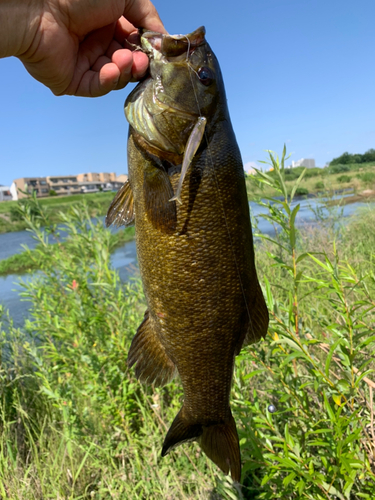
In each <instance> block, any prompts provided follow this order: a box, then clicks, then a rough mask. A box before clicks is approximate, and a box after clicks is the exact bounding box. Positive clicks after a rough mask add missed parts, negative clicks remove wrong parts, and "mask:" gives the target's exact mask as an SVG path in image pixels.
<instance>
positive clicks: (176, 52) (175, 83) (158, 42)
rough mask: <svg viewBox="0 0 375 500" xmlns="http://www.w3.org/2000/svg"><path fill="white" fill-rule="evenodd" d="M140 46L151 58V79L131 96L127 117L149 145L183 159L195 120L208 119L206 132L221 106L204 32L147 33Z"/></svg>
mask: <svg viewBox="0 0 375 500" xmlns="http://www.w3.org/2000/svg"><path fill="white" fill-rule="evenodd" d="M141 47H142V50H143V51H144V52H145V53H146V54H147V55H148V57H149V59H150V70H149V76H148V77H147V78H146V79H145V80H143V81H142V82H141V83H140V84H139V85H138V86H137V87H136V88H135V90H134V91H133V92H132V93H131V94H130V95H129V97H128V99H127V101H126V103H125V115H126V118H127V120H128V121H129V123H130V124H131V126H132V127H133V128H134V129H135V130H136V131H137V132H138V133H139V134H140V135H142V136H143V138H144V139H146V141H148V142H149V143H151V144H152V145H153V146H156V147H157V148H159V149H161V150H164V151H170V152H173V153H177V154H183V153H184V149H185V146H186V142H187V140H188V138H189V134H190V132H191V131H192V129H193V127H194V125H195V124H196V123H197V120H198V119H199V117H205V118H206V119H207V127H208V128H209V125H210V120H211V119H212V117H213V116H214V114H215V112H216V110H217V107H218V106H217V105H218V101H219V99H221V100H222V101H225V97H224V87H223V83H222V77H221V72H220V68H219V64H218V62H217V59H216V57H215V55H214V54H213V52H212V50H211V48H210V46H209V45H208V43H207V41H206V39H205V28H204V27H200V28H198V29H197V30H195V31H193V32H192V33H190V34H188V35H165V34H162V33H156V32H151V31H146V32H144V33H143V34H142V36H141ZM208 128H207V129H208Z"/></svg>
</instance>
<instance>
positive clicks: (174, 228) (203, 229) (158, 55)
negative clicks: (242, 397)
mask: <svg viewBox="0 0 375 500" xmlns="http://www.w3.org/2000/svg"><path fill="white" fill-rule="evenodd" d="M205 33H206V32H205V28H204V27H203V26H202V27H200V28H198V29H197V30H195V31H193V32H192V33H190V34H187V35H166V34H161V33H157V32H151V31H143V32H142V34H141V37H140V42H141V50H143V51H144V52H145V53H146V54H147V55H148V57H149V60H150V64H149V74H148V75H147V77H146V78H145V79H144V80H142V81H141V82H140V83H138V85H137V86H136V87H135V88H134V90H133V91H132V92H131V93H130V94H129V96H128V98H127V99H126V102H125V116H126V119H127V121H128V122H129V135H128V143H127V148H128V172H129V176H128V180H127V182H126V183H125V184H124V185H123V186H122V187H121V188H120V190H119V191H118V193H117V194H116V196H115V198H114V200H113V202H112V204H111V206H110V208H109V210H108V213H107V217H106V223H107V225H110V224H112V223H114V224H116V225H118V226H121V225H124V226H128V225H131V224H135V234H136V248H137V255H138V261H139V269H140V274H141V278H142V282H143V288H144V293H145V297H146V302H147V310H146V312H145V315H144V318H143V321H142V323H141V325H140V326H139V328H138V330H137V333H136V335H135V336H134V338H133V340H132V343H131V346H130V350H129V353H128V366H129V367H133V366H134V368H135V375H136V377H137V378H138V379H139V380H140V381H141V382H142V383H148V384H154V386H163V385H165V384H167V383H168V382H170V381H171V380H172V379H173V377H175V376H176V375H178V376H179V377H180V380H181V383H182V387H183V392H184V400H183V404H182V407H181V409H180V411H179V412H178V414H177V416H176V417H175V419H174V421H173V422H172V424H171V426H170V428H169V430H168V432H167V434H166V437H165V440H164V444H163V446H162V453H161V454H162V456H165V455H166V454H168V453H169V452H170V451H171V450H173V449H174V448H175V447H176V446H178V445H180V444H182V443H185V442H190V441H197V442H198V444H199V446H200V447H201V449H202V450H203V452H204V453H205V454H206V455H207V457H209V458H210V459H211V460H212V461H213V462H214V463H215V464H217V466H218V467H219V468H220V469H221V470H222V471H223V472H224V473H225V474H229V473H230V474H231V476H232V479H233V480H234V481H237V482H240V478H241V456H240V447H239V439H238V433H237V429H236V423H235V421H234V418H233V416H232V413H231V409H230V392H231V385H232V378H233V370H234V361H235V356H236V355H238V354H239V352H240V350H241V348H242V347H243V346H245V345H248V344H252V343H255V342H257V341H259V340H260V339H261V338H262V337H264V336H265V335H266V333H267V328H268V321H269V316H268V310H267V307H266V303H265V300H264V297H263V293H262V290H261V287H260V284H259V281H258V277H257V272H256V268H255V263H254V246H253V236H252V229H251V221H250V213H249V203H248V199H247V192H246V185H245V175H244V170H243V163H242V159H241V154H240V151H239V148H238V145H237V141H236V137H235V134H234V131H233V128H232V124H231V120H230V116H229V111H228V106H227V100H226V95H225V89H224V83H223V77H222V74H221V71H220V67H219V63H218V60H217V58H216V56H215V55H214V53H213V52H212V49H211V48H210V46H209V44H208V43H207V41H206V38H205Z"/></svg>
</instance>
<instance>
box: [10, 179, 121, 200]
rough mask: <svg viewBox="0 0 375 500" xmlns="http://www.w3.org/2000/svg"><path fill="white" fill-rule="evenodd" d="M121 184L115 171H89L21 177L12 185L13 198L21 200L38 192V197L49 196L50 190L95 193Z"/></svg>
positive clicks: (61, 193)
mask: <svg viewBox="0 0 375 500" xmlns="http://www.w3.org/2000/svg"><path fill="white" fill-rule="evenodd" d="M120 186H121V182H120V181H118V180H117V178H116V174H115V173H114V172H111V173H108V172H100V173H95V172H88V173H87V174H79V175H48V176H47V177H21V178H19V179H15V180H14V181H13V184H12V185H11V187H10V192H11V194H12V197H13V200H19V199H21V198H25V197H26V196H29V195H30V194H32V193H33V192H36V195H37V197H38V198H41V197H44V196H48V195H49V194H50V191H54V192H55V193H56V194H57V195H65V196H67V195H69V194H79V193H95V192H97V191H112V190H116V189H118V188H119V187H120Z"/></svg>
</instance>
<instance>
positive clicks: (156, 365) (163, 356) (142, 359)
mask: <svg viewBox="0 0 375 500" xmlns="http://www.w3.org/2000/svg"><path fill="white" fill-rule="evenodd" d="M128 365H129V367H132V366H133V365H135V376H136V377H137V378H138V379H139V380H140V381H141V382H144V383H148V384H155V385H157V386H162V385H165V384H167V383H168V382H169V381H170V380H171V379H172V378H173V377H174V375H175V373H176V367H175V364H174V363H173V362H172V361H171V360H170V358H169V357H168V355H167V353H166V352H165V349H164V347H163V345H162V344H161V342H160V340H159V339H158V337H157V334H156V332H155V331H154V330H153V328H152V323H151V321H150V317H149V313H148V311H146V313H145V317H144V319H143V321H142V323H141V325H140V326H139V328H138V330H137V333H136V334H135V336H134V338H133V341H132V343H131V346H130V350H129V354H128Z"/></svg>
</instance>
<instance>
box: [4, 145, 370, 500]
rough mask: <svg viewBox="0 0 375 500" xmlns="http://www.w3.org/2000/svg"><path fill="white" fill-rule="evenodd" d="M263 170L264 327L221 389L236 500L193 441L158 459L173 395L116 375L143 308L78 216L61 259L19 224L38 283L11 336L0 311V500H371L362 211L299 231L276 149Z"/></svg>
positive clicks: (82, 211) (137, 288)
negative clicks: (266, 223)
mask: <svg viewBox="0 0 375 500" xmlns="http://www.w3.org/2000/svg"><path fill="white" fill-rule="evenodd" d="M270 160H271V164H272V166H273V168H274V171H273V172H274V174H272V175H269V174H268V173H260V174H259V177H260V179H261V180H260V181H261V182H262V183H263V184H265V186H266V187H267V188H271V189H272V190H273V192H275V193H277V195H278V196H280V197H281V199H275V198H270V199H268V200H266V201H262V202H261V203H262V204H263V205H264V206H267V208H268V213H267V214H266V215H265V217H267V218H268V219H269V220H270V221H271V222H272V223H273V224H274V225H275V227H276V228H277V232H276V236H275V237H274V238H270V237H268V236H266V235H262V234H256V237H257V245H256V261H257V269H258V274H259V278H260V281H261V283H262V285H263V287H264V291H265V296H266V300H267V304H268V308H269V311H270V327H269V332H268V334H267V336H266V338H265V339H264V340H263V341H261V342H260V343H258V344H256V345H253V346H250V347H246V348H245V349H243V350H242V352H241V354H240V356H238V358H237V360H236V366H235V373H234V385H233V391H232V411H233V414H234V417H235V419H236V421H237V425H238V429H239V434H240V441H241V452H242V459H243V475H242V483H243V487H242V493H241V492H240V491H239V488H238V486H237V487H236V486H235V485H233V484H232V481H231V480H230V479H229V478H228V477H224V476H223V474H222V473H221V472H220V471H218V470H217V468H216V467H215V466H214V465H213V464H212V463H211V462H210V461H209V460H208V459H206V457H205V456H204V455H203V454H202V453H201V451H200V450H199V447H198V446H197V445H196V444H190V445H187V444H185V445H183V446H182V447H179V448H177V449H176V450H175V451H173V452H172V453H171V454H170V455H168V456H167V457H165V458H163V459H162V458H161V457H160V450H161V445H162V442H163V439H164V436H165V433H166V430H167V428H168V427H169V425H170V423H171V422H172V420H173V418H174V416H175V415H176V413H177V411H178V409H179V408H180V406H181V398H182V389H181V385H180V382H179V380H178V379H177V380H175V381H173V382H172V383H170V384H168V385H167V386H166V387H164V388H161V389H155V388H153V387H146V386H143V385H141V384H140V383H139V382H138V381H136V380H135V379H134V375H133V370H128V369H127V367H126V356H127V352H128V349H129V346H130V342H131V339H132V337H133V335H134V333H135V330H136V328H137V326H138V325H139V323H140V321H141V319H142V316H143V313H144V310H145V303H144V297H143V294H142V290H141V285H140V282H139V281H137V280H136V281H133V282H132V283H130V284H123V283H120V281H119V278H118V275H117V273H116V272H114V271H113V270H112V269H111V268H110V259H109V257H110V245H111V239H110V238H111V237H110V235H109V231H107V230H105V229H104V228H103V226H102V224H94V223H93V222H92V220H90V212H89V210H88V209H87V208H84V207H83V206H79V207H74V208H73V209H72V210H71V211H69V213H66V214H65V215H64V216H62V217H63V219H64V224H65V225H66V227H67V231H68V233H69V239H68V241H69V248H67V247H66V246H65V245H63V244H61V245H59V244H55V245H50V244H49V243H48V241H47V240H46V238H45V237H44V236H43V234H42V233H41V230H40V227H41V226H42V225H45V223H44V220H45V219H44V217H45V215H44V214H43V213H39V214H38V215H37V216H35V217H34V218H29V219H26V220H27V225H28V227H29V228H30V229H33V231H34V233H35V235H36V237H38V238H39V240H40V247H39V248H38V252H39V253H40V256H41V272H40V273H38V276H36V277H35V279H34V280H33V281H31V282H28V283H25V284H24V291H23V293H22V295H23V297H24V298H27V299H28V300H30V301H31V302H32V309H31V314H32V316H31V319H30V320H28V321H27V322H26V323H25V325H24V327H23V328H22V329H16V328H14V326H13V325H12V320H11V318H9V317H8V316H7V313H6V312H5V311H4V312H3V315H2V323H1V328H0V331H1V332H2V333H1V335H0V347H1V370H0V392H1V394H2V398H1V400H0V430H1V433H0V496H1V497H4V498H11V499H12V500H26V499H27V500H28V499H38V500H39V499H40V500H41V499H44V498H56V499H57V498H64V499H71V500H73V499H74V500H78V499H82V500H83V499H85V500H86V499H87V500H89V499H94V500H95V499H96V500H99V499H100V500H101V499H114V498H115V499H127V498H129V499H150V500H159V499H160V500H164V499H173V500H175V499H184V500H188V499H191V500H192V499H197V498H199V499H203V500H220V499H223V500H226V499H241V498H242V499H246V500H261V499H262V500H274V499H282V500H284V499H285V500H286V499H288V500H289V499H290V500H293V499H298V500H300V499H301V500H302V499H303V500H305V499H310V500H337V499H339V500H360V499H366V498H367V499H369V500H372V499H373V498H374V492H375V466H374V449H375V444H374V443H375V436H374V433H375V429H374V422H373V414H374V406H373V405H374V399H373V394H374V389H375V382H374V376H373V375H374V370H375V363H374V346H375V336H374V326H375V314H374V309H375V302H374V300H373V297H374V296H375V279H374V273H373V268H374V257H375V256H374V248H375V233H374V232H371V231H368V227H372V226H373V225H374V224H375V212H374V211H370V210H367V211H366V213H364V214H360V215H359V216H358V217H356V218H354V219H353V220H352V221H351V222H350V223H349V224H348V225H347V226H345V228H338V222H339V221H338V219H337V214H338V212H337V209H336V208H335V207H333V208H332V209H330V210H331V211H330V215H329V216H327V217H323V215H322V213H321V212H317V216H318V217H320V227H319V228H318V229H306V230H305V231H299V230H298V229H297V228H296V227H295V218H296V216H297V215H298V209H299V205H297V206H296V207H294V208H292V207H291V204H290V203H291V200H292V199H293V197H294V195H295V193H296V190H297V189H298V187H299V186H301V185H302V181H303V177H302V178H301V177H300V178H298V179H296V180H294V182H293V184H292V185H287V182H286V181H285V180H284V179H285V171H284V168H283V167H284V161H285V151H284V154H283V157H282V158H281V160H280V161H279V160H278V159H275V158H274V156H273V155H271V156H270ZM315 181H316V179H315ZM291 186H292V187H291ZM47 228H49V231H50V232H51V233H54V232H55V231H56V230H57V229H56V225H55V224H50V223H49V224H48V226H47ZM255 233H256V230H255ZM271 404H272V405H274V406H275V408H276V411H275V412H270V411H269V410H268V408H269V405H271Z"/></svg>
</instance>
